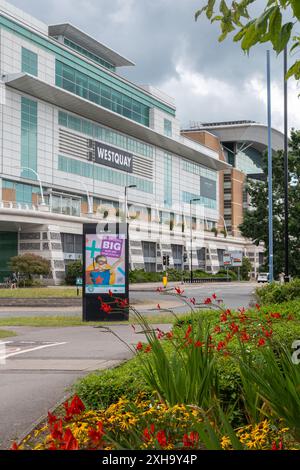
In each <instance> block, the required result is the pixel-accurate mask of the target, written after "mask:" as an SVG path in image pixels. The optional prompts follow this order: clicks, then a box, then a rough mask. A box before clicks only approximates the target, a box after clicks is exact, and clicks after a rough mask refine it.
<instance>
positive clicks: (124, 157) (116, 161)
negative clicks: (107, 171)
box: [95, 142, 133, 173]
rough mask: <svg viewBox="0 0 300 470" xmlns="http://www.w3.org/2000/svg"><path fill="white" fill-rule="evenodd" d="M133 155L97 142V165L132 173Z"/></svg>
mask: <svg viewBox="0 0 300 470" xmlns="http://www.w3.org/2000/svg"><path fill="white" fill-rule="evenodd" d="M132 161H133V155H132V154H131V153H128V152H123V151H122V150H119V149H117V148H114V147H109V146H108V145H104V144H102V143H101V142H95V163H100V164H101V165H106V166H110V167H112V168H116V169H117V170H122V171H127V173H132V171H133V170H132Z"/></svg>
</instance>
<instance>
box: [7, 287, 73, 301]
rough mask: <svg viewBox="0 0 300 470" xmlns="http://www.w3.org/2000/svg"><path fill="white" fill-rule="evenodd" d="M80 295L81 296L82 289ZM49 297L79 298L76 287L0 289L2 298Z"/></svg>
mask: <svg viewBox="0 0 300 470" xmlns="http://www.w3.org/2000/svg"><path fill="white" fill-rule="evenodd" d="M79 294H80V295H81V289H80V292H79ZM49 297H61V298H67V297H68V298H70V297H77V290H76V287H69V288H68V287H60V288H57V287H27V288H25V289H24V288H20V289H0V298H16V299H41V298H49Z"/></svg>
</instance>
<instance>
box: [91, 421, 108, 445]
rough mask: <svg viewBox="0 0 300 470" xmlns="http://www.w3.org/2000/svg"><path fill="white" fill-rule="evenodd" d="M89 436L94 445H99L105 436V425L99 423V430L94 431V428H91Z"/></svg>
mask: <svg viewBox="0 0 300 470" xmlns="http://www.w3.org/2000/svg"><path fill="white" fill-rule="evenodd" d="M88 435H89V438H90V439H91V441H92V443H93V444H94V445H95V446H96V445H99V443H100V442H101V439H102V437H103V435H104V431H103V424H102V423H101V421H99V423H98V426H97V430H96V429H94V428H91V429H90V430H89V432H88Z"/></svg>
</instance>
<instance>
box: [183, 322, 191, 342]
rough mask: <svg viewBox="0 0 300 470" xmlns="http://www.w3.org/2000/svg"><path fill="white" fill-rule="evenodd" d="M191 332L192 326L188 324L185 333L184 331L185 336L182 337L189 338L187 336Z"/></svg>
mask: <svg viewBox="0 0 300 470" xmlns="http://www.w3.org/2000/svg"><path fill="white" fill-rule="evenodd" d="M191 332H192V327H191V325H189V326H188V329H187V330H186V333H185V337H184V339H187V338H189V337H190V334H191Z"/></svg>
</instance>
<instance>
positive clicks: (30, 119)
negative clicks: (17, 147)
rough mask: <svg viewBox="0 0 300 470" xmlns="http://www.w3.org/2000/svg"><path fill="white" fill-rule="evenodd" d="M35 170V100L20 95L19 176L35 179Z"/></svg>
mask: <svg viewBox="0 0 300 470" xmlns="http://www.w3.org/2000/svg"><path fill="white" fill-rule="evenodd" d="M32 170H33V171H32ZM35 171H37V102H36V101H32V100H29V99H28V98H25V97H24V96H22V98H21V176H22V177H23V178H28V179H31V180H36V179H37V176H36V175H35V173H34V172H35Z"/></svg>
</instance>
